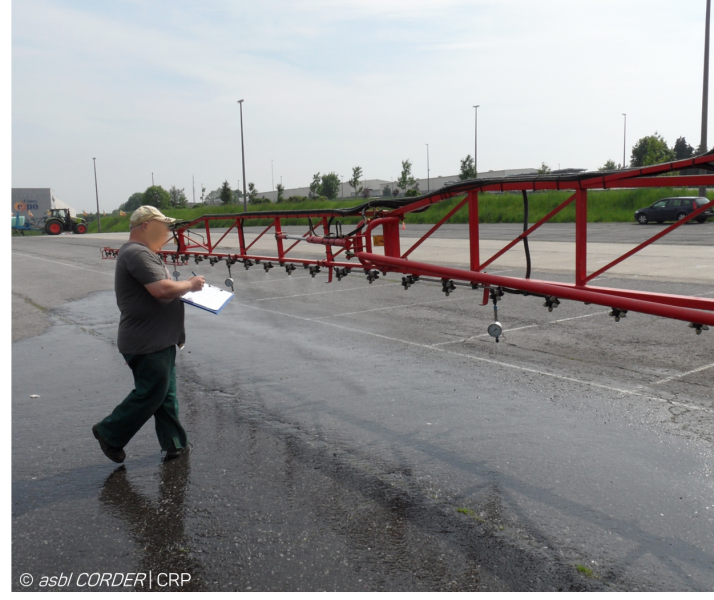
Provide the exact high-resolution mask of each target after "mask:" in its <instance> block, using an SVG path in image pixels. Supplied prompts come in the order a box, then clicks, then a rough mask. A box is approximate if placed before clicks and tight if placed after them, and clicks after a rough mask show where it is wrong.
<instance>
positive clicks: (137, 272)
mask: <svg viewBox="0 0 714 600" xmlns="http://www.w3.org/2000/svg"><path fill="white" fill-rule="evenodd" d="M162 279H170V277H169V272H168V269H167V268H166V266H165V265H164V262H163V261H162V260H161V257H159V255H158V254H156V253H155V252H152V251H151V250H149V248H147V247H146V246H144V244H140V243H139V242H127V243H126V244H124V245H123V246H122V247H121V248H120V249H119V256H118V258H117V264H116V271H115V272H114V291H115V292H116V297H117V306H119V310H120V311H121V318H120V319H119V335H118V339H117V345H118V346H119V352H121V353H122V354H148V353H150V352H157V351H158V350H163V349H164V348H168V347H169V346H173V345H174V344H178V345H179V346H181V345H183V343H184V342H185V340H186V332H185V330H184V323H183V317H184V307H183V304H184V303H183V302H182V301H181V299H180V298H173V299H171V300H160V299H158V298H154V297H153V296H152V295H151V294H150V293H149V291H148V290H147V289H146V288H145V287H144V286H145V285H146V284H149V283H153V282H155V281H161V280H162Z"/></svg>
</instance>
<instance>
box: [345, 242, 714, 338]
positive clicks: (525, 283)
mask: <svg viewBox="0 0 714 600" xmlns="http://www.w3.org/2000/svg"><path fill="white" fill-rule="evenodd" d="M357 258H358V259H359V260H360V261H363V260H364V261H365V262H366V263H368V264H372V265H377V266H380V267H382V268H383V269H384V270H387V271H397V272H400V273H405V274H418V275H424V276H431V277H439V278H442V279H456V280H460V281H466V282H470V283H479V284H482V285H488V286H492V287H504V288H510V289H515V290H520V291H524V292H531V293H533V294H540V295H548V296H555V297H558V298H564V299H566V300H575V301H578V302H586V303H589V304H598V305H600V306H608V307H610V308H618V309H620V310H627V311H633V312H641V313H646V314H650V315H654V316H658V317H665V318H669V319H678V320H680V321H688V322H690V323H697V324H701V325H708V326H710V327H714V312H710V311H705V310H698V309H692V308H683V307H680V306H672V305H670V304H660V303H658V302H649V301H646V300H639V299H638V300H635V299H632V298H625V297H621V296H620V297H615V296H612V295H610V294H607V293H603V292H602V291H593V288H587V289H586V288H583V287H572V288H567V287H563V286H558V285H552V284H549V283H545V282H543V281H539V280H535V279H522V278H518V277H504V276H502V275H488V274H486V273H483V272H480V271H467V270H465V269H455V268H453V267H443V266H440V265H430V264H428V263H422V262H416V261H411V260H406V259H403V258H395V257H391V256H381V255H379V254H372V253H368V252H358V253H357Z"/></svg>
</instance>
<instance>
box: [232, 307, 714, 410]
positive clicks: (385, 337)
mask: <svg viewBox="0 0 714 600" xmlns="http://www.w3.org/2000/svg"><path fill="white" fill-rule="evenodd" d="M235 304H236V305H237V306H243V307H245V308H253V309H255V310H260V311H263V312H268V313H272V314H276V315H281V316H283V317H288V318H290V319H298V320H300V321H310V322H312V323H315V322H317V323H321V324H322V325H327V326H328V327H335V328H337V329H342V330H344V331H351V332H353V333H360V334H363V335H368V336H371V337H376V338H380V339H383V340H389V341H391V342H398V343H400V344H405V345H408V346H415V347H418V348H424V349H426V350H433V351H434V352H444V353H446V354H451V355H453V356H459V357H461V358H467V359H469V360H473V361H477V362H483V363H487V364H492V365H496V366H499V367H505V368H508V369H516V370H518V371H523V372H526V373H533V374H535V375H542V376H544V377H550V378H553V379H558V380H560V381H570V382H572V383H577V384H580V385H585V386H589V387H595V388H598V389H603V390H608V391H611V392H616V393H618V394H626V395H628V396H637V397H640V398H644V399H646V400H653V401H655V402H660V403H662V404H670V405H673V406H681V407H683V408H687V409H689V410H700V411H704V412H712V411H711V410H710V409H708V408H704V407H702V406H695V405H693V404H687V403H685V402H677V401H676V400H665V399H664V398H657V397H656V396H651V395H649V394H642V393H640V392H637V391H635V390H626V389H622V388H616V387H613V386H610V385H604V384H601V383H595V382H593V381H586V380H583V379H577V378H575V377H567V376H565V375H558V374H557V373H549V372H548V371H541V370H540V369H533V368H531V367H524V366H521V365H514V364H511V363H506V362H502V361H500V360H493V359H491V358H483V357H481V356H473V355H471V354H464V353H462V352H454V351H453V350H446V349H444V348H436V347H434V346H431V345H429V344H420V343H419V342H412V341H410V340H402V339H399V338H394V337H390V336H388V335H382V334H380V333H373V332H371V331H364V330H362V329H356V328H354V327H347V326H346V325H338V324H337V323H330V322H328V321H319V320H318V319H317V318H313V317H301V316H299V315H291V314H289V313H285V312H282V311H279V310H272V309H269V308H263V307H261V306H255V305H252V304H242V303H240V302H236V303H235Z"/></svg>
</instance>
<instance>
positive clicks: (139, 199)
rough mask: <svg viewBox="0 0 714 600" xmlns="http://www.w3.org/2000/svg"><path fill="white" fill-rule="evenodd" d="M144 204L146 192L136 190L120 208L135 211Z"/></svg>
mask: <svg viewBox="0 0 714 600" xmlns="http://www.w3.org/2000/svg"><path fill="white" fill-rule="evenodd" d="M142 204H144V193H143V192H134V193H133V194H132V195H131V196H129V199H128V200H127V201H126V202H124V204H122V205H120V206H119V208H120V209H121V210H124V211H126V212H134V211H135V210H136V209H137V208H139V207H140V206H141V205H142Z"/></svg>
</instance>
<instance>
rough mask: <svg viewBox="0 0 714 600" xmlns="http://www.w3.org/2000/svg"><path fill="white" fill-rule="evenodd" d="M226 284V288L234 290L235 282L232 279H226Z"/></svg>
mask: <svg viewBox="0 0 714 600" xmlns="http://www.w3.org/2000/svg"><path fill="white" fill-rule="evenodd" d="M225 284H226V287H229V288H231V289H233V280H232V279H231V278H230V277H229V278H228V279H226V281H225Z"/></svg>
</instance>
